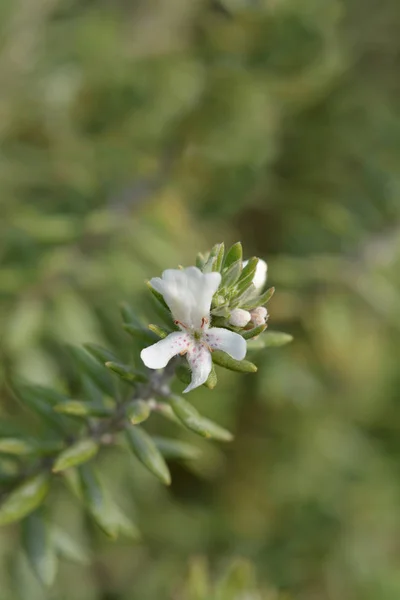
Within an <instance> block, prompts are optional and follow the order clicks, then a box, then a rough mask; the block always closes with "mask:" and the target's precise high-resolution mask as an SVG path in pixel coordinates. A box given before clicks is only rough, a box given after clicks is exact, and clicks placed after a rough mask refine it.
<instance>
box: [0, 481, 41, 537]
mask: <svg viewBox="0 0 400 600" xmlns="http://www.w3.org/2000/svg"><path fill="white" fill-rule="evenodd" d="M48 491H49V475H48V474H44V473H40V474H39V475H36V476H35V477H32V478H31V479H28V480H27V481H25V482H24V483H22V484H21V485H20V486H19V487H17V488H16V489H15V490H13V491H12V492H11V493H10V494H9V495H8V496H7V497H6V499H5V500H4V502H3V503H2V504H1V505H0V525H6V524H7V523H13V522H14V521H19V520H21V519H23V518H24V517H26V516H27V515H28V514H29V513H31V512H33V511H34V510H35V509H36V508H38V506H40V505H41V504H42V502H43V500H44V499H45V497H46V495H47V492H48Z"/></svg>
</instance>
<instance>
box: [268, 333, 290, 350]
mask: <svg viewBox="0 0 400 600" xmlns="http://www.w3.org/2000/svg"><path fill="white" fill-rule="evenodd" d="M262 339H263V342H264V346H265V348H272V347H277V346H284V345H285V344H289V343H290V342H292V341H293V336H292V335H290V333H284V332H283V331H268V332H267V333H264V335H263V337H262Z"/></svg>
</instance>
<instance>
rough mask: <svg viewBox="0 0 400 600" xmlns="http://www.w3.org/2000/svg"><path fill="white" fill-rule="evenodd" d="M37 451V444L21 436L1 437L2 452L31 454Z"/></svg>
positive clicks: (0, 450)
mask: <svg viewBox="0 0 400 600" xmlns="http://www.w3.org/2000/svg"><path fill="white" fill-rule="evenodd" d="M34 453H35V445H34V444H32V442H30V441H29V440H24V439H21V438H0V454H12V455H14V456H29V454H34Z"/></svg>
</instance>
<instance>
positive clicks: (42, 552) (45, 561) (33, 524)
mask: <svg viewBox="0 0 400 600" xmlns="http://www.w3.org/2000/svg"><path fill="white" fill-rule="evenodd" d="M22 540H23V546H24V550H25V552H26V555H27V557H28V560H29V562H30V564H31V566H32V569H33V571H34V572H35V574H36V576H37V577H38V579H39V581H41V583H42V584H43V585H45V586H46V587H48V586H51V585H52V583H53V582H54V579H55V577H56V573H57V556H56V552H55V548H54V546H53V543H52V538H51V535H50V528H49V525H48V523H47V522H46V520H45V518H44V516H43V513H42V511H40V510H36V511H35V512H34V513H32V514H31V515H29V516H28V517H27V518H26V519H25V520H24V521H23V524H22Z"/></svg>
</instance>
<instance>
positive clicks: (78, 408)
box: [54, 400, 113, 417]
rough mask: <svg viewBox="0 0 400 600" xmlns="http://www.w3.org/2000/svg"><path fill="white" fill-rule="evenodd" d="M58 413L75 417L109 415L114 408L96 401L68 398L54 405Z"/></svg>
mask: <svg viewBox="0 0 400 600" xmlns="http://www.w3.org/2000/svg"><path fill="white" fill-rule="evenodd" d="M54 410H55V411H57V412H58V413H62V414H65V415H71V416H74V417H109V416H110V415H111V414H112V412H113V411H112V409H111V408H107V407H105V406H100V405H99V404H95V403H94V402H82V401H81V400H67V401H66V402H61V403H60V404H57V405H56V406H55V407H54Z"/></svg>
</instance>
